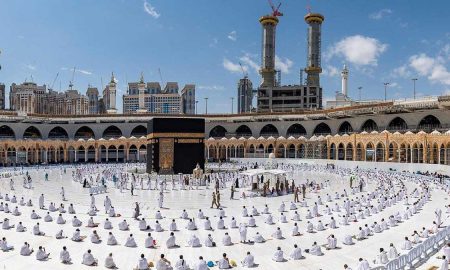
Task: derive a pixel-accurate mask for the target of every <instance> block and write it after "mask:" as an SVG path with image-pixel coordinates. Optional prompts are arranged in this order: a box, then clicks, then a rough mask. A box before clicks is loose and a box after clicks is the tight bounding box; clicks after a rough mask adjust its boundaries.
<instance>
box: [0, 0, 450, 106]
mask: <svg viewBox="0 0 450 270" xmlns="http://www.w3.org/2000/svg"><path fill="white" fill-rule="evenodd" d="M275 2H276V1H275ZM282 2H283V4H282V6H281V11H282V12H283V13H284V16H283V17H281V18H280V23H279V25H278V28H277V48H276V50H277V51H276V54H277V56H278V60H279V61H278V63H277V65H278V68H280V69H281V70H282V71H283V74H282V82H283V84H294V83H298V81H299V75H298V74H299V69H300V68H302V67H304V65H305V63H306V57H305V52H306V42H305V40H306V24H305V23H304V21H303V16H304V15H305V13H306V12H307V9H306V7H307V6H308V5H310V6H311V8H312V11H313V12H320V13H322V14H323V15H324V16H325V21H324V24H323V26H322V33H323V35H322V51H323V55H322V66H323V69H324V74H322V76H321V82H322V85H323V89H324V98H325V99H329V98H331V97H333V96H334V93H335V91H336V90H339V89H340V74H339V72H340V69H341V67H342V65H343V64H344V63H346V64H347V65H348V66H349V69H350V77H349V94H350V96H351V97H354V98H358V93H357V90H356V89H357V88H358V86H362V87H363V90H362V96H363V99H369V98H370V99H372V98H383V97H384V88H383V82H390V83H391V86H390V87H389V89H388V98H407V97H411V96H412V92H413V91H412V86H413V84H412V81H411V78H413V77H417V78H418V81H417V92H418V94H419V95H440V94H442V93H446V92H447V93H450V27H449V25H450V18H449V17H450V16H449V15H450V13H449V10H450V1H447V0H437V1H432V2H428V3H427V2H426V1H422V0H398V1H387V0H384V1H383V0H377V1H363V0H358V1H357V0H353V1H346V0H340V1H330V0H327V1H325V0H320V1H319V0H316V1H314V0H310V1H306V0H304V1H303V0H302V1H300V0H284V1H282ZM269 11H270V7H269V5H268V3H267V1H266V0H195V1H194V0H147V1H142V0H95V1H92V0H64V1H61V0H0V18H1V23H0V37H1V39H0V50H1V51H2V54H1V55H0V64H1V65H2V70H1V71H0V82H3V83H5V84H6V85H10V84H11V83H12V82H19V83H20V82H23V81H24V80H25V79H26V78H27V79H28V80H31V76H33V79H34V81H35V82H37V83H39V84H44V83H45V84H47V85H49V84H51V83H52V81H53V80H54V78H55V75H56V73H58V72H59V78H58V80H57V82H56V83H55V87H54V88H55V89H57V90H59V86H60V84H61V87H62V90H65V89H67V87H68V84H69V80H70V79H71V76H72V71H71V70H70V69H71V68H73V67H74V66H75V67H76V68H77V72H76V74H75V88H76V89H78V90H80V91H82V92H83V93H84V92H85V91H86V89H87V86H88V84H91V85H93V86H97V87H98V88H100V87H101V81H102V78H103V82H104V83H106V82H107V81H109V78H110V74H111V71H114V73H115V74H116V77H117V79H118V85H119V94H120V95H121V94H122V93H123V92H124V91H126V82H127V81H128V82H131V81H137V80H138V79H139V76H140V73H141V72H144V77H145V80H146V81H160V78H159V74H158V68H160V69H161V72H162V76H163V80H164V81H178V82H179V83H180V85H181V86H182V85H184V84H186V83H195V84H196V85H197V99H198V100H199V107H198V111H199V112H203V111H204V97H208V98H209V101H208V111H209V112H230V111H231V99H230V98H231V97H234V96H236V91H237V90H236V85H237V81H238V79H239V78H240V77H242V72H241V71H240V68H239V66H238V63H239V62H241V63H242V64H243V66H244V68H245V69H246V70H248V73H249V77H250V78H251V79H252V81H253V83H254V85H255V86H256V85H259V83H260V77H259V75H258V73H257V68H258V65H259V64H260V60H259V59H260V48H261V45H260V42H261V28H260V25H259V22H258V18H259V17H260V16H261V15H264V14H267V13H269ZM235 103H236V100H235ZM117 105H118V107H119V108H120V109H121V108H122V104H121V98H119V99H118V104H117ZM235 108H236V104H235Z"/></svg>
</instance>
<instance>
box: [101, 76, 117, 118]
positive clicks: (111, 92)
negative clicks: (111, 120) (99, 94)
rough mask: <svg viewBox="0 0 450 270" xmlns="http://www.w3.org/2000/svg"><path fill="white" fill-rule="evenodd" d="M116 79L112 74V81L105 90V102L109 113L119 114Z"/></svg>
mask: <svg viewBox="0 0 450 270" xmlns="http://www.w3.org/2000/svg"><path fill="white" fill-rule="evenodd" d="M116 92H117V89H116V78H115V77H114V73H112V74H111V81H110V82H109V84H108V85H106V87H105V89H103V102H104V104H105V109H106V112H107V113H117V109H116Z"/></svg>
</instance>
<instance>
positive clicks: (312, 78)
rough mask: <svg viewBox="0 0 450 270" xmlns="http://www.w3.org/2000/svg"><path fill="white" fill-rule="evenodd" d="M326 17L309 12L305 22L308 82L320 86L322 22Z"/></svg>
mask: <svg viewBox="0 0 450 270" xmlns="http://www.w3.org/2000/svg"><path fill="white" fill-rule="evenodd" d="M324 19H325V17H324V16H323V15H321V14H319V13H308V14H306V16H305V22H306V23H307V24H308V56H307V57H308V59H307V63H306V69H305V71H306V74H308V75H307V84H308V85H313V86H320V81H319V74H320V73H322V67H321V64H320V59H321V52H320V50H321V49H320V48H321V35H322V30H321V26H322V22H323V21H324Z"/></svg>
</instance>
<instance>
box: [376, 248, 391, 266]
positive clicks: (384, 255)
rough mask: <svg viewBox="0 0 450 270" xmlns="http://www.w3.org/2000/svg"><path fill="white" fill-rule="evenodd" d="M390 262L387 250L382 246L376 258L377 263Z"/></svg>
mask: <svg viewBox="0 0 450 270" xmlns="http://www.w3.org/2000/svg"><path fill="white" fill-rule="evenodd" d="M388 262H389V259H388V255H387V252H386V251H384V248H380V253H379V254H378V255H377V257H376V258H375V264H387V263H388Z"/></svg>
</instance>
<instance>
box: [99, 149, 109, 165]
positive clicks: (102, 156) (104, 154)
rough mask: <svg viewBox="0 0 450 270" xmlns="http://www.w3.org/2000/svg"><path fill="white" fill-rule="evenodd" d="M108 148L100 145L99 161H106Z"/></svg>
mask: <svg viewBox="0 0 450 270" xmlns="http://www.w3.org/2000/svg"><path fill="white" fill-rule="evenodd" d="M107 156H108V150H107V149H106V146H105V145H101V146H100V158H99V159H100V162H107V161H108V159H107Z"/></svg>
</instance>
